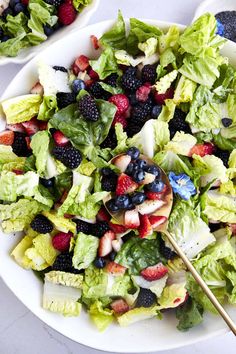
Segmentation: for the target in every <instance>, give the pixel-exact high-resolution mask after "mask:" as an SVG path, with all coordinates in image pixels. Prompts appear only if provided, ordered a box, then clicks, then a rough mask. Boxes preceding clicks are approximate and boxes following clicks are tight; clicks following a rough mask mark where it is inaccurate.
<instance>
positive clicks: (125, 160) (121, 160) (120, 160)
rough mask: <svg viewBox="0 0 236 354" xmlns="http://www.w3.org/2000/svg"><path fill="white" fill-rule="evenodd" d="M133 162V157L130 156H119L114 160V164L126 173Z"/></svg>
mask: <svg viewBox="0 0 236 354" xmlns="http://www.w3.org/2000/svg"><path fill="white" fill-rule="evenodd" d="M130 161H131V157H130V156H129V155H126V154H123V155H118V156H117V157H116V158H115V159H113V160H112V163H113V164H114V165H115V166H116V167H117V168H118V169H119V170H120V171H121V172H125V170H126V169H127V167H128V166H129V163H130Z"/></svg>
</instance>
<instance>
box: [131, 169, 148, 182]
mask: <svg viewBox="0 0 236 354" xmlns="http://www.w3.org/2000/svg"><path fill="white" fill-rule="evenodd" d="M132 177H133V180H134V181H135V182H137V183H140V182H142V181H143V180H144V178H145V172H144V171H143V170H137V171H135V172H134V173H133V175H132Z"/></svg>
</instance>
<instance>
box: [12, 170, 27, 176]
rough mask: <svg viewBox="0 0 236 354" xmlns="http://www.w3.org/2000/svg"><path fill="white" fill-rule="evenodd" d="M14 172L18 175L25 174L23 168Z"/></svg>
mask: <svg viewBox="0 0 236 354" xmlns="http://www.w3.org/2000/svg"><path fill="white" fill-rule="evenodd" d="M12 172H14V173H15V174H16V175H23V174H24V171H22V170H15V169H14V170H12Z"/></svg>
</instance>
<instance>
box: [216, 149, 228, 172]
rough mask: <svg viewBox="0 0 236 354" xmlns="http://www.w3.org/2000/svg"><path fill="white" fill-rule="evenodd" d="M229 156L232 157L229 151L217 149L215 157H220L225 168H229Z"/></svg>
mask: <svg viewBox="0 0 236 354" xmlns="http://www.w3.org/2000/svg"><path fill="white" fill-rule="evenodd" d="M229 155H230V152H229V151H224V150H221V149H217V150H216V152H215V156H217V157H219V159H221V161H222V162H223V164H224V166H225V167H227V168H228V167H229V165H228V161H229Z"/></svg>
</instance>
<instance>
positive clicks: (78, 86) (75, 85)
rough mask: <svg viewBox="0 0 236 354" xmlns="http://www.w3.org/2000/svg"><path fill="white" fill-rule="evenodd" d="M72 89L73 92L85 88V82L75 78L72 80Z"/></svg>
mask: <svg viewBox="0 0 236 354" xmlns="http://www.w3.org/2000/svg"><path fill="white" fill-rule="evenodd" d="M71 87H72V91H73V92H74V93H76V94H77V93H78V92H79V91H80V90H84V89H85V83H84V81H83V80H80V79H75V80H74V81H73V82H72V86H71Z"/></svg>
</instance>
